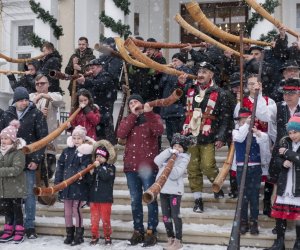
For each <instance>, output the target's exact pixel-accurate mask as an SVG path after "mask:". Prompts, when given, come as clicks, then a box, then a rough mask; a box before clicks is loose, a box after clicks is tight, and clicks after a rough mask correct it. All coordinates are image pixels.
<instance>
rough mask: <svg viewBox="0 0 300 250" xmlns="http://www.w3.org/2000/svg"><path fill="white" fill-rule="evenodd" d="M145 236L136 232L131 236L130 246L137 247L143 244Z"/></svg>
mask: <svg viewBox="0 0 300 250" xmlns="http://www.w3.org/2000/svg"><path fill="white" fill-rule="evenodd" d="M143 241H144V234H143V233H140V232H139V231H137V230H135V231H134V232H133V234H132V236H131V238H130V239H129V240H128V241H127V244H128V245H131V246H136V245H137V244H140V243H143Z"/></svg>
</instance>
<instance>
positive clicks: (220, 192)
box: [214, 189, 224, 199]
mask: <svg viewBox="0 0 300 250" xmlns="http://www.w3.org/2000/svg"><path fill="white" fill-rule="evenodd" d="M214 197H215V199H223V198H224V192H223V190H222V189H220V191H219V192H218V193H215V192H214Z"/></svg>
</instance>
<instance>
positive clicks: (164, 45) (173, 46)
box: [131, 37, 204, 49]
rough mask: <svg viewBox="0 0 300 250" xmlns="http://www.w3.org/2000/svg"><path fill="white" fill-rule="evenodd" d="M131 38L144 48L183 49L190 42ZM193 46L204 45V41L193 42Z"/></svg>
mask: <svg viewBox="0 0 300 250" xmlns="http://www.w3.org/2000/svg"><path fill="white" fill-rule="evenodd" d="M131 40H132V41H133V42H134V44H135V45H136V46H138V47H144V48H155V49H160V48H165V49H182V48H184V47H186V46H188V45H189V44H187V43H160V42H146V41H141V40H139V39H136V38H133V37H131ZM190 45H191V46H192V47H204V45H203V43H191V44H190Z"/></svg>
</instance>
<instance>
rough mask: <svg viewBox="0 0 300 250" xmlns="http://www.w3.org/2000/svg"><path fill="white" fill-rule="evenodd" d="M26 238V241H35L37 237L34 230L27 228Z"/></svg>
mask: <svg viewBox="0 0 300 250" xmlns="http://www.w3.org/2000/svg"><path fill="white" fill-rule="evenodd" d="M26 236H27V238H28V239H36V238H37V237H38V236H37V234H36V232H35V229H34V228H27V229H26Z"/></svg>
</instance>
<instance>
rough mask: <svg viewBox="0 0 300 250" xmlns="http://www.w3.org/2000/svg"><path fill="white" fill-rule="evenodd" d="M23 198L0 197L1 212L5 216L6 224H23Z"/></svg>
mask: <svg viewBox="0 0 300 250" xmlns="http://www.w3.org/2000/svg"><path fill="white" fill-rule="evenodd" d="M22 203H23V199H22V198H15V199H12V198H3V199H0V214H1V215H4V216H5V224H8V225H14V224H15V225H23V212H22Z"/></svg>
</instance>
